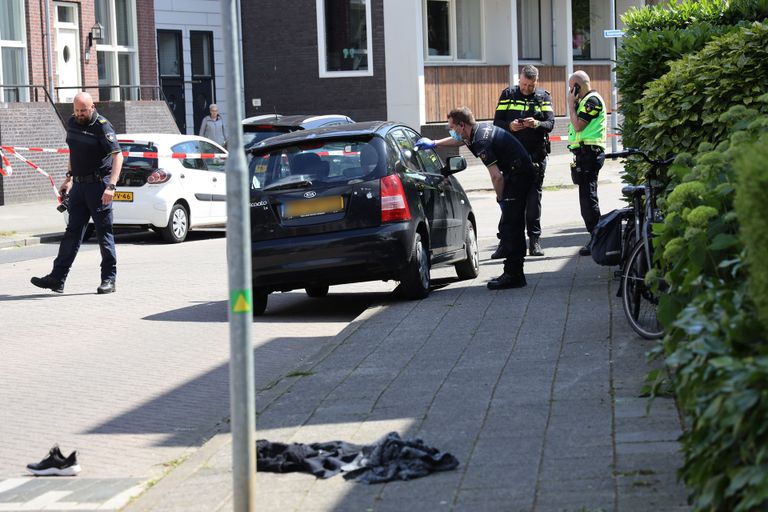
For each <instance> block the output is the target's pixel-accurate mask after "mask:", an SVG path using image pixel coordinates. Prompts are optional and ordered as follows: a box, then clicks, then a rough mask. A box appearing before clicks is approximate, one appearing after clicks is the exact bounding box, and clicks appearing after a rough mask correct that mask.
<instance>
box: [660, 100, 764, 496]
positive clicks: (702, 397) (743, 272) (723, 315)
mask: <svg viewBox="0 0 768 512" xmlns="http://www.w3.org/2000/svg"><path fill="white" fill-rule="evenodd" d="M758 103H761V104H762V103H768V95H764V96H763V97H762V98H761V99H760V100H759V101H758ZM725 115H726V116H727V117H738V118H740V120H741V123H740V124H739V126H738V127H736V128H735V132H734V133H733V134H732V135H731V137H730V140H729V141H726V142H723V143H721V144H719V145H718V146H716V147H715V146H714V145H712V144H711V143H702V144H701V145H700V146H699V148H698V150H697V154H696V155H695V156H694V155H692V154H685V153H684V154H681V155H679V156H678V158H677V160H676V162H675V165H674V166H673V167H672V168H671V169H670V174H671V175H672V177H673V180H678V181H681V183H680V184H679V185H677V186H676V187H675V188H674V189H673V190H672V192H671V193H670V194H669V195H668V196H667V198H666V201H665V206H666V210H667V216H666V219H665V222H664V224H662V225H656V226H655V227H654V228H655V232H656V235H657V236H656V238H655V239H654V242H655V243H656V244H658V245H657V246H658V247H659V248H660V249H661V248H663V252H662V251H657V253H660V254H662V256H661V258H662V261H663V268H665V269H667V272H666V274H665V278H666V281H667V283H668V284H669V285H670V290H669V294H667V295H665V296H664V297H663V298H662V302H661V305H660V315H661V316H662V319H663V321H665V323H668V324H671V326H672V328H671V329H670V330H669V333H668V334H667V336H666V337H665V339H664V346H663V348H664V351H665V353H666V354H667V364H668V365H669V366H670V368H672V370H673V381H674V387H675V391H676V394H677V399H678V404H679V406H680V408H681V411H682V412H683V414H684V415H685V416H686V417H687V418H688V420H689V421H688V423H689V425H690V427H689V428H688V429H687V430H686V431H685V433H684V434H683V436H682V438H681V442H682V444H683V450H684V453H685V463H684V466H683V468H682V470H681V475H682V477H683V478H684V480H685V482H686V484H687V485H688V486H689V488H690V489H691V491H692V494H693V498H694V507H695V508H696V509H697V510H729V511H731V510H733V511H747V510H754V509H761V510H764V509H766V508H768V343H767V341H768V339H766V330H765V326H766V325H768V324H762V323H761V322H760V321H759V320H758V315H757V314H756V306H755V300H753V297H752V295H751V292H752V291H753V289H754V287H753V286H750V285H749V284H748V283H749V282H750V281H749V280H750V277H754V275H756V274H755V271H757V273H759V272H760V271H762V272H765V261H766V259H765V258H766V256H767V255H768V243H766V242H768V226H766V225H765V222H764V221H763V219H764V218H765V217H763V216H762V215H761V213H768V211H767V210H768V203H767V202H766V191H768V178H766V173H765V170H764V168H763V165H764V162H766V161H768V160H766V158H768V150H766V147H767V146H768V117H767V116H765V115H761V114H759V113H758V111H757V110H756V109H753V110H751V111H749V112H745V110H744V108H743V107H741V108H739V107H733V108H732V109H731V110H729V112H727V113H726V114H725ZM755 141H758V142H757V143H756V144H755ZM761 156H762V157H763V159H761V158H760V157H761ZM748 162H749V163H748ZM750 163H751V164H750ZM737 189H738V190H739V193H738V198H737V192H736V190H737ZM734 201H736V204H737V205H738V209H737V210H736V211H734ZM736 212H738V215H737V213H736ZM747 225H751V226H752V228H748V229H745V228H744V226H747ZM740 226H741V229H740ZM754 230H758V231H760V232H761V233H762V235H760V236H761V237H762V240H763V244H764V246H763V251H764V252H763V253H762V254H752V252H751V249H748V250H745V246H746V247H750V248H751V247H752V246H753V245H754V244H753V240H752V236H753V233H754ZM740 232H741V234H742V236H741V237H740V236H739V234H740ZM745 255H747V256H745ZM758 258H762V259H758ZM745 262H746V263H749V262H752V263H751V264H745ZM758 262H760V263H758Z"/></svg>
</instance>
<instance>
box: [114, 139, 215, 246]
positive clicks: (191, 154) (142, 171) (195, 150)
mask: <svg viewBox="0 0 768 512" xmlns="http://www.w3.org/2000/svg"><path fill="white" fill-rule="evenodd" d="M117 139H118V141H119V142H120V147H122V148H123V151H124V152H125V151H127V152H129V153H130V154H129V156H126V157H125V159H124V160H123V169H122V172H121V173H120V180H119V181H118V182H117V190H116V192H115V197H114V203H113V217H114V226H115V227H144V228H150V229H153V230H154V231H156V232H158V233H160V235H162V237H163V238H164V239H165V240H166V241H167V242H170V243H178V242H183V241H184V239H185V238H186V237H187V233H188V232H189V230H191V229H203V228H211V227H222V226H225V225H226V223H227V203H226V198H227V179H226V174H225V172H224V168H225V164H226V156H225V155H226V154H227V151H226V150H225V149H224V148H222V147H221V146H219V145H218V144H216V143H215V142H213V141H212V140H210V139H206V138H204V137H198V136H196V135H178V134H165V133H135V134H120V135H118V136H117ZM154 153H156V154H157V157H156V158H155V157H154V156H155V155H153V154H154ZM172 155H174V156H175V157H173V156H172ZM211 155H218V156H215V157H213V158H211V157H210V156H211ZM222 155H224V156H222Z"/></svg>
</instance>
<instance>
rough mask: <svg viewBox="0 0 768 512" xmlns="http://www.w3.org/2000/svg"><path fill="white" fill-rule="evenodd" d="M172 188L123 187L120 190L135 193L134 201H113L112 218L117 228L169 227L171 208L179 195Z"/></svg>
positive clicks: (157, 186)
mask: <svg viewBox="0 0 768 512" xmlns="http://www.w3.org/2000/svg"><path fill="white" fill-rule="evenodd" d="M169 189H170V187H160V186H159V185H155V186H151V185H144V186H143V187H121V188H120V190H122V191H125V192H133V201H132V202H127V201H113V202H112V212H113V213H112V216H113V219H114V220H113V224H114V225H116V226H156V227H160V228H163V227H165V226H167V225H168V218H169V216H170V214H171V207H172V206H173V204H174V200H175V199H176V197H178V194H174V193H173V191H171V190H169Z"/></svg>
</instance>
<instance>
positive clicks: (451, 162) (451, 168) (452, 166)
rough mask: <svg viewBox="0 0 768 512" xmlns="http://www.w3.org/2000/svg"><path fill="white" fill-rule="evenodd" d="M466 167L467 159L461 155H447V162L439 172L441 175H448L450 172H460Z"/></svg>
mask: <svg viewBox="0 0 768 512" xmlns="http://www.w3.org/2000/svg"><path fill="white" fill-rule="evenodd" d="M466 168H467V161H466V160H465V159H464V157H463V156H449V157H448V163H447V164H446V166H445V167H443V170H442V171H441V174H442V175H443V176H450V175H451V174H456V173H457V172H461V171H463V170H464V169H466Z"/></svg>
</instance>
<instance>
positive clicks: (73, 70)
mask: <svg viewBox="0 0 768 512" xmlns="http://www.w3.org/2000/svg"><path fill="white" fill-rule="evenodd" d="M53 5H54V8H55V9H56V18H55V19H56V74H57V76H58V80H57V87H58V89H57V90H58V101H59V102H61V103H70V102H71V101H72V100H73V99H74V97H75V94H77V92H78V91H79V90H80V85H81V84H80V28H79V27H78V25H77V5H76V4H69V3H59V2H54V4H53Z"/></svg>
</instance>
